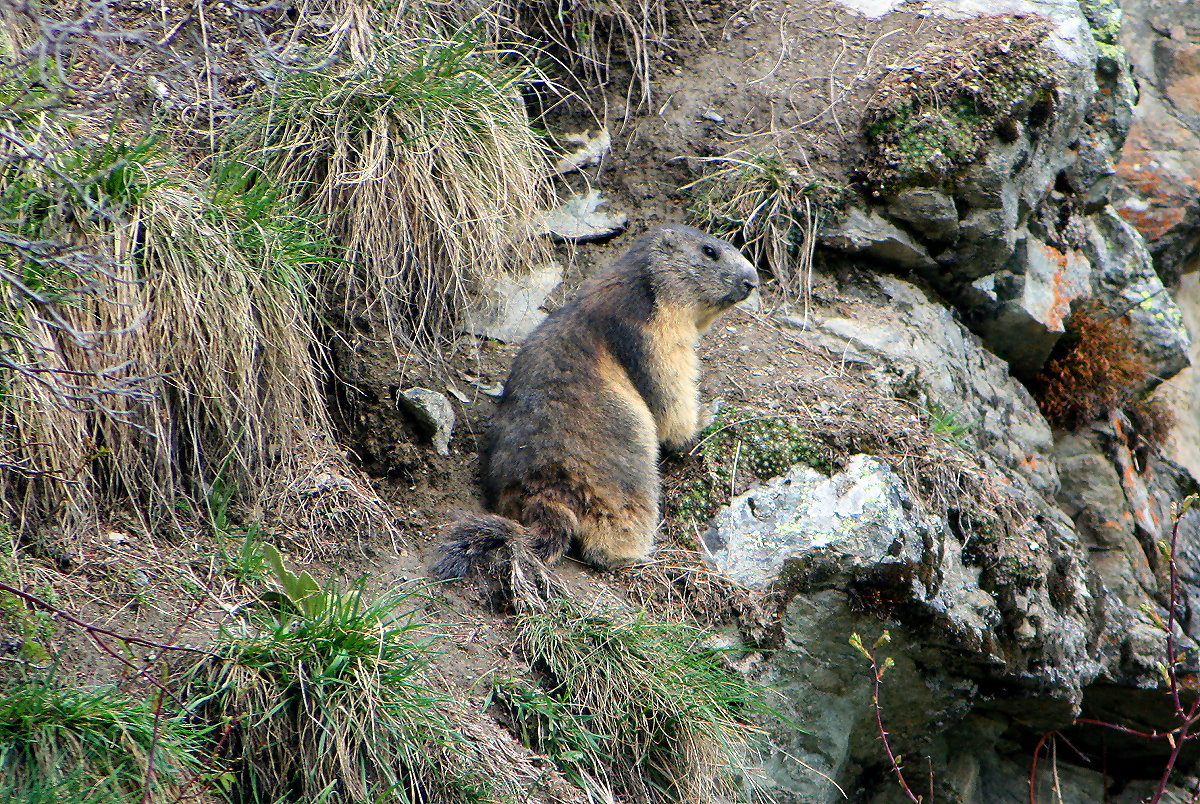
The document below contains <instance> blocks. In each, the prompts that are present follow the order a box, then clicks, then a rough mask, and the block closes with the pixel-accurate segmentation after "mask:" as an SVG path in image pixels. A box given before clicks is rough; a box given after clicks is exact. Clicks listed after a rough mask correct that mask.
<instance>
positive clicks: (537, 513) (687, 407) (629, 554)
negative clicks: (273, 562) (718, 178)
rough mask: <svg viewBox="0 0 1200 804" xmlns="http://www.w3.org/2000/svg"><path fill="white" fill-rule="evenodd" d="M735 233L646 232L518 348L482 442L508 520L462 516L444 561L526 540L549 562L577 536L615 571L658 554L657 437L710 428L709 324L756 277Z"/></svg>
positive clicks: (461, 560)
mask: <svg viewBox="0 0 1200 804" xmlns="http://www.w3.org/2000/svg"><path fill="white" fill-rule="evenodd" d="M757 284H758V276H757V274H756V272H755V270H754V266H753V265H751V264H750V262H749V261H747V260H746V259H745V258H744V257H743V256H742V255H741V253H739V252H738V250H737V249H736V248H734V247H733V246H732V245H730V244H729V243H727V242H725V241H724V240H720V239H718V238H716V237H713V236H712V235H709V234H707V233H705V232H702V231H700V230H699V229H693V228H692V227H690V226H664V227H662V228H661V229H656V230H654V231H652V232H649V233H647V234H645V235H642V236H641V237H639V238H637V240H635V241H634V242H633V244H632V246H631V247H630V249H629V251H627V252H626V253H625V255H624V256H622V257H621V258H620V259H619V260H617V262H616V263H615V264H614V265H613V266H611V267H610V268H609V269H607V270H605V271H603V272H601V273H599V274H597V275H596V276H594V277H592V278H591V279H589V280H588V281H587V282H585V283H584V285H583V286H582V287H581V288H580V290H579V293H578V295H577V296H576V298H575V299H574V301H572V302H571V303H569V304H567V305H565V306H564V307H561V308H560V309H558V310H556V311H554V312H553V313H551V314H550V315H549V316H548V317H547V318H546V320H545V321H543V322H542V324H541V326H539V327H538V328H537V329H536V330H535V331H534V332H533V334H532V335H530V337H529V339H528V340H527V341H526V342H525V344H524V345H523V346H522V347H521V350H520V351H519V352H518V353H517V357H516V359H515V360H514V361H513V365H512V369H511V371H510V372H509V375H508V381H507V382H506V383H505V385H504V394H503V396H502V397H501V399H500V405H499V407H498V408H497V410H496V415H495V418H494V419H493V420H492V425H491V429H490V430H489V432H488V434H487V437H486V440H485V442H484V445H483V449H482V452H481V463H482V477H483V491H484V500H485V502H486V504H487V506H488V508H490V509H491V510H493V511H495V512H496V513H497V514H499V515H500V516H494V515H481V516H472V517H469V518H467V519H464V520H461V521H459V522H456V523H455V524H454V525H452V526H451V529H450V539H449V541H448V542H447V543H446V544H444V545H443V546H442V550H443V554H442V556H441V558H440V559H439V560H438V562H437V564H436V565H435V566H434V568H433V574H434V576H435V577H437V578H440V579H446V578H456V577H461V576H463V575H465V574H466V573H467V572H468V570H470V568H471V566H472V564H473V563H474V562H475V560H476V559H478V558H479V557H480V556H482V555H484V554H485V553H487V552H488V551H489V550H491V549H493V548H496V547H499V546H500V545H502V544H504V543H505V542H507V541H511V540H518V541H520V542H522V543H523V544H524V545H525V546H528V547H530V548H531V549H532V550H533V551H534V552H535V553H536V554H537V555H538V556H539V557H541V558H542V559H543V560H544V561H546V562H547V563H550V564H552V563H554V562H556V561H557V560H558V559H559V558H560V557H561V556H562V555H563V553H565V552H566V551H567V549H568V548H569V547H570V545H571V543H572V542H576V543H578V546H579V551H580V554H581V555H582V557H583V559H584V561H587V562H588V563H590V564H593V565H595V566H598V567H603V568H610V567H618V566H621V565H623V564H628V563H632V562H635V561H639V560H642V559H644V558H646V556H647V554H648V553H649V550H650V547H651V546H652V544H653V538H654V531H655V529H656V528H657V526H658V495H659V485H660V484H659V473H658V447H659V444H663V445H665V446H667V447H669V448H678V447H681V446H683V445H685V444H686V443H688V442H689V441H690V440H691V439H692V438H693V437H694V436H695V435H696V431H697V428H698V415H699V410H698V408H699V405H698V403H699V379H700V366H699V361H698V359H697V356H696V345H697V343H698V341H699V337H700V333H701V332H702V331H704V330H705V329H707V328H708V326H709V325H710V324H711V323H712V321H713V319H714V318H716V316H717V315H718V314H719V313H720V312H721V311H722V310H725V309H727V308H729V307H731V306H732V305H734V304H736V303H737V302H739V301H741V300H743V299H745V298H746V296H748V295H749V294H750V292H751V291H752V290H753V289H754V288H755V287H756V286H757Z"/></svg>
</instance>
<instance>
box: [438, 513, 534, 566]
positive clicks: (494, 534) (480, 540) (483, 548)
mask: <svg viewBox="0 0 1200 804" xmlns="http://www.w3.org/2000/svg"><path fill="white" fill-rule="evenodd" d="M447 535H448V536H449V538H448V539H447V540H446V541H445V542H443V543H442V555H441V557H440V558H438V560H437V562H436V563H435V564H434V565H433V568H432V569H431V570H430V574H431V575H432V576H433V577H434V578H436V579H437V580H439V581H448V580H451V579H453V578H462V577H465V576H466V574H467V573H469V572H470V571H471V570H472V569H473V568H474V567H477V566H478V565H479V562H480V560H482V559H484V558H485V557H487V556H488V555H489V554H490V553H492V552H493V551H494V550H497V549H499V548H501V547H503V546H504V545H506V544H514V545H515V544H525V543H527V542H528V541H529V529H528V528H526V527H525V526H524V525H522V524H521V523H519V522H515V521H513V520H511V519H508V518H507V517H502V516H496V515H495V514H476V515H473V516H469V517H467V518H466V519H460V520H458V521H457V522H455V523H454V524H453V525H451V526H450V528H449V530H448V531H447Z"/></svg>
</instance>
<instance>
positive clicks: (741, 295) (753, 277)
mask: <svg viewBox="0 0 1200 804" xmlns="http://www.w3.org/2000/svg"><path fill="white" fill-rule="evenodd" d="M743 262H746V264H745V265H744V266H742V269H741V270H740V271H736V272H735V273H734V275H733V277H732V279H731V282H730V284H731V285H732V287H731V288H730V290H729V293H728V294H726V296H725V300H726V301H727V302H728V303H729V304H737V303H738V302H740V301H742V300H743V299H745V298H746V297H747V296H749V295H750V294H751V293H753V292H754V289H755V288H756V287H758V271H756V270H755V269H754V266H753V265H751V264H750V263H749V262H748V261H745V260H743Z"/></svg>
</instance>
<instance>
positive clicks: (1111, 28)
mask: <svg viewBox="0 0 1200 804" xmlns="http://www.w3.org/2000/svg"><path fill="white" fill-rule="evenodd" d="M1079 7H1080V8H1081V9H1082V10H1083V16H1084V17H1086V18H1087V21H1088V27H1089V28H1091V29H1092V37H1093V38H1094V39H1095V40H1096V41H1097V42H1098V43H1102V44H1106V45H1115V44H1116V43H1117V37H1118V36H1120V35H1121V18H1122V16H1123V13H1122V11H1121V5H1120V4H1119V3H1118V2H1116V0H1079Z"/></svg>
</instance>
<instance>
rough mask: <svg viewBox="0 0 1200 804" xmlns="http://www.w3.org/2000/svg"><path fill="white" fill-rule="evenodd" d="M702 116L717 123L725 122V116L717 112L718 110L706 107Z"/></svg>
mask: <svg viewBox="0 0 1200 804" xmlns="http://www.w3.org/2000/svg"><path fill="white" fill-rule="evenodd" d="M700 117H701V119H704V120H708V121H711V122H713V123H717V124H722V123H724V122H725V118H724V117H722V116H721V115H719V114H717V113H716V112H714V111H713V110H712V109H705V110H704V111H703V112H701V113H700Z"/></svg>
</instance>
